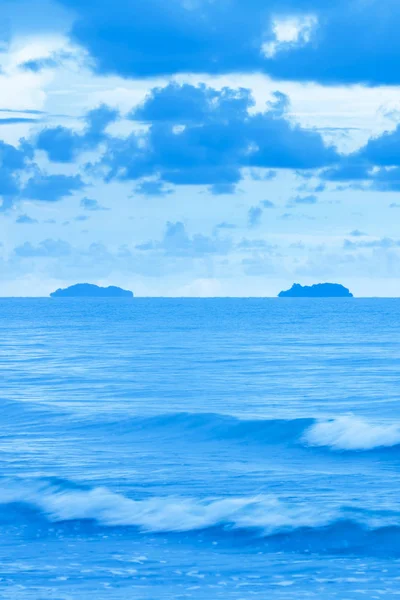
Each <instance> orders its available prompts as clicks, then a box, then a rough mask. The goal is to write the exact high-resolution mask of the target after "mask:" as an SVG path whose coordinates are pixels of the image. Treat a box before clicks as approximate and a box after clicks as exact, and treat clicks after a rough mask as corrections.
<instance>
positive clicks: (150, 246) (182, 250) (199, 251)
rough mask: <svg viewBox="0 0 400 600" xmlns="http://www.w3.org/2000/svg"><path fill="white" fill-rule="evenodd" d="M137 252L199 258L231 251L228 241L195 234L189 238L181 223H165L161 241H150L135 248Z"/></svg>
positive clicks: (230, 242) (230, 244) (230, 243)
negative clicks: (156, 252)
mask: <svg viewBox="0 0 400 600" xmlns="http://www.w3.org/2000/svg"><path fill="white" fill-rule="evenodd" d="M136 249H137V250H141V251H142V252H146V251H159V252H160V251H161V252H162V253H163V254H166V255H169V256H182V257H191V258H201V257H203V256H206V255H209V254H216V255H218V254H227V253H228V252H229V251H230V250H231V249H232V241H231V240H230V239H223V238H219V237H218V236H206V235H203V234H200V233H197V234H195V235H193V236H190V235H189V234H188V233H187V231H186V228H185V225H184V224H183V223H182V222H181V221H177V222H175V223H172V222H167V224H166V228H165V232H164V235H163V238H162V240H161V241H157V242H156V241H150V242H146V243H144V244H139V245H138V246H136Z"/></svg>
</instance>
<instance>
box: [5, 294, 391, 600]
mask: <svg viewBox="0 0 400 600" xmlns="http://www.w3.org/2000/svg"><path fill="white" fill-rule="evenodd" d="M399 367H400V300H347V299H339V300H326V299H324V300H295V299H285V300H284V299H276V300H272V299H271V300H270V299H268V300H261V299H250V300H243V299H242V300H235V299H229V300H225V299H224V300H223V299H210V300H167V299H157V300H156V299H136V300H134V301H129V300H128V301H121V300H117V301H116V300H111V301H110V300H76V301H75V300H50V299H49V300H47V299H38V300H28V299H27V300H20V299H7V300H0V370H1V412H0V419H1V429H0V476H1V477H0V536H1V544H0V597H1V598H5V599H34V600H44V599H53V600H64V599H65V600H67V599H83V600H86V599H89V598H93V596H94V595H95V596H96V598H97V599H99V600H102V599H107V600H109V599H110V600H113V599H121V600H122V599H124V600H125V599H128V600H129V599H133V600H142V599H143V600H163V599H166V600H172V599H173V600H175V599H186V598H193V599H194V600H200V599H201V600H203V599H204V600H214V599H219V598H223V599H224V600H227V599H228V600H231V599H237V600H251V599H253V598H254V599H256V600H257V599H260V600H261V599H262V600H265V599H266V598H277V599H285V600H291V599H293V600H294V599H296V600H298V599H302V598H315V599H318V600H324V599H331V598H338V599H340V600H346V599H353V598H368V599H370V598H385V599H388V598H395V597H396V598H397V597H398V596H399V589H400V504H399V489H400V469H399V467H400V407H399V401H398V398H399V394H400V388H399V383H400V374H399V373H400V369H399Z"/></svg>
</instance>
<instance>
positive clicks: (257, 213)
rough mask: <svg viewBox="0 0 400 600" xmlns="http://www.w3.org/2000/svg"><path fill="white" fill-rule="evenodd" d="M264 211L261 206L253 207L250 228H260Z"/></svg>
mask: <svg viewBox="0 0 400 600" xmlns="http://www.w3.org/2000/svg"><path fill="white" fill-rule="evenodd" d="M262 215H263V210H262V208H260V207H259V206H251V207H250V208H249V212H248V216H247V220H248V225H249V227H258V225H260V224H261V218H262Z"/></svg>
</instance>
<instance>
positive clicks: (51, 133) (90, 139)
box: [34, 105, 118, 163]
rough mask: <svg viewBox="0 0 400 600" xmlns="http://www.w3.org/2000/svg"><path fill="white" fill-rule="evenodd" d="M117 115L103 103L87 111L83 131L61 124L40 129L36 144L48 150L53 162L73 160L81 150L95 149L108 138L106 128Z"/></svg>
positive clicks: (38, 147) (37, 146) (39, 147)
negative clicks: (79, 131)
mask: <svg viewBox="0 0 400 600" xmlns="http://www.w3.org/2000/svg"><path fill="white" fill-rule="evenodd" d="M117 117H118V112H117V111H116V110H114V109H111V108H109V107H108V106H105V105H101V106H99V107H98V108H95V109H93V110H91V111H89V112H88V113H87V115H86V117H85V129H84V131H83V132H82V133H78V132H76V131H73V130H72V129H68V128H67V127H62V126H61V125H59V126H58V127H49V128H45V129H42V131H40V133H39V134H38V135H37V137H36V139H35V140H34V144H35V146H36V148H37V149H38V150H43V151H44V152H46V153H47V156H48V158H49V160H50V161H52V162H61V163H69V162H73V161H74V160H75V159H76V158H77V157H78V156H79V154H80V153H81V152H85V151H88V150H94V149H95V148H97V147H98V145H99V144H100V143H101V142H103V141H104V140H105V139H107V134H106V131H105V130H106V128H107V126H108V125H109V124H110V123H112V122H113V121H115V120H116V119H117Z"/></svg>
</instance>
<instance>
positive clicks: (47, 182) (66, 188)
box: [21, 172, 84, 202]
mask: <svg viewBox="0 0 400 600" xmlns="http://www.w3.org/2000/svg"><path fill="white" fill-rule="evenodd" d="M83 187H84V183H83V181H82V179H81V177H80V176H79V175H48V174H46V173H41V172H37V173H36V174H35V175H34V176H33V177H31V178H30V179H29V180H28V181H27V183H26V185H25V186H24V188H23V189H22V192H21V194H22V196H23V197H24V198H27V199H29V200H39V201H42V202H57V201H58V200H61V199H62V198H65V197H66V196H71V195H72V194H73V193H74V192H77V191H79V190H81V189H82V188H83Z"/></svg>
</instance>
